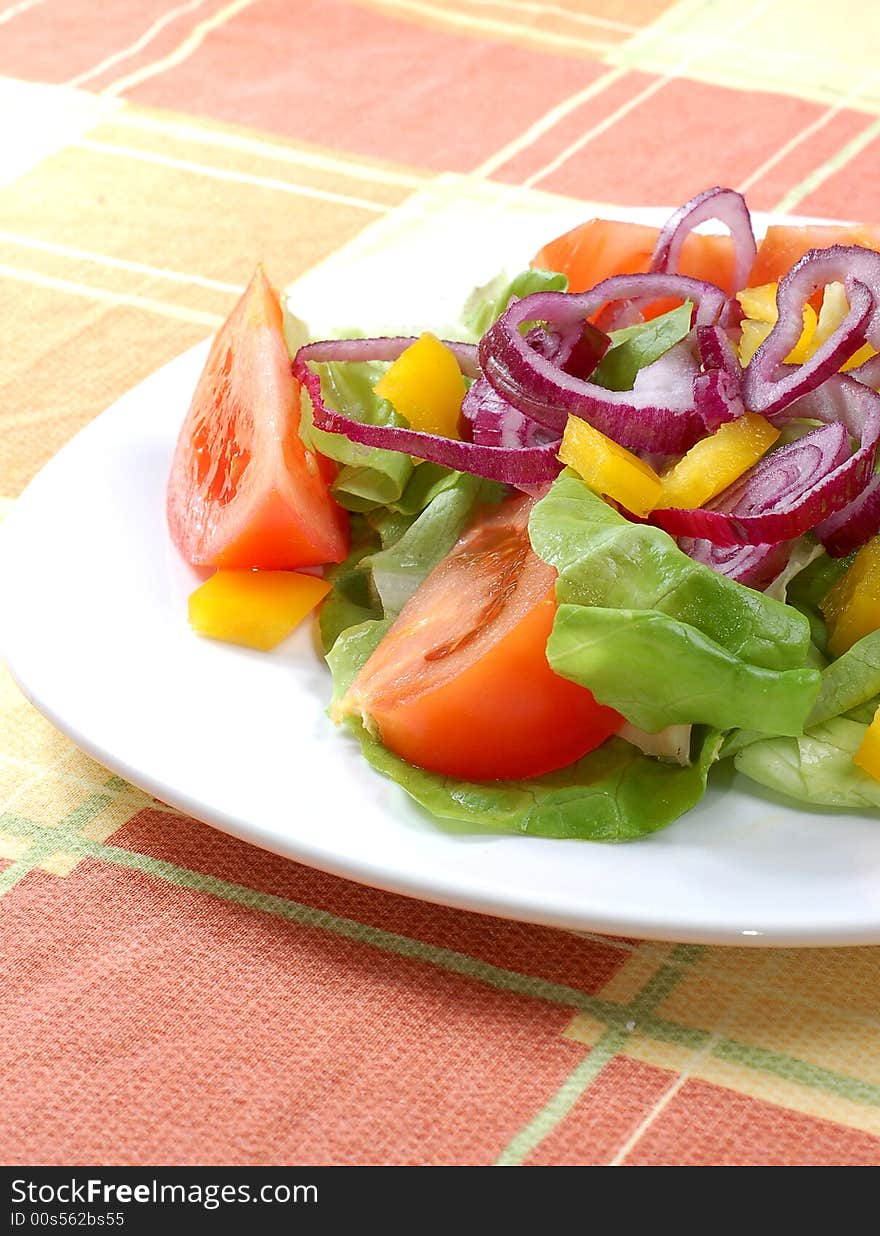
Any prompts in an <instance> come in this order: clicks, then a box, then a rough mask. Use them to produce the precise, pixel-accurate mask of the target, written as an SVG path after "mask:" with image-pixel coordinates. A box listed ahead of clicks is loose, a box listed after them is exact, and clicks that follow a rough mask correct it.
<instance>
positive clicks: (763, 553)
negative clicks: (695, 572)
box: [679, 537, 792, 591]
mask: <svg viewBox="0 0 880 1236" xmlns="http://www.w3.org/2000/svg"><path fill="white" fill-rule="evenodd" d="M791 545H792V542H790V541H780V542H778V544H776V545H713V544H712V542H711V541H706V540H694V539H693V538H692V537H682V538H681V540H680V541H679V546H680V548H681V549H683V550H684V552H685V553H686V554H687V555H688V557H690V558H693V559H694V561H696V562H702V563H703V565H704V566H708V567H711V568H712V570H713V571H717V572H718V574H719V575H726V576H727V577H728V579H735V580H736V581H737V583H739V584H746V585H747V586H748V587H749V588H757V589H758V590H759V591H760V590H763V589H764V588H766V587H767V585H768V584H771V583H772V582H773V580H774V579H776V577H777V576H778V575H779V573H780V571H783V570H785V567H786V564H787V563H788V558H789V554H790V553H791Z"/></svg>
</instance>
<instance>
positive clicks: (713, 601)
mask: <svg viewBox="0 0 880 1236" xmlns="http://www.w3.org/2000/svg"><path fill="white" fill-rule="evenodd" d="M529 533H530V539H531V542H532V545H533V547H534V549H535V552H536V553H537V554H538V556H539V557H541V558H543V559H544V561H545V562H547V563H549V564H550V565H551V566H553V567H555V568H556V570H557V571H558V573H559V579H558V581H557V584H556V596H557V600H558V601H559V602H560V604H561V605H565V604H570V605H585V606H586V605H598V606H601V607H603V608H605V609H626V610H657V611H659V612H660V613H664V614H667V615H668V616H669V617H670V618H674V619H677V620H678V621H681V622H687V623H690V624H691V625H692V626H694V627H695V628H696V629H697V630H699V631H701V632H702V633H703V634H704V635H705V636H707V637H708V638H709V639H711V640H714V641H715V643H717V644H719V645H720V646H721V647H722V648H724V649H726V650H727V651H728V652H730V653H732V654H733V655H734V656H737V657H740V658H741V659H742V660H744V661H747V662H748V663H749V664H751V665H756V666H761V667H763V668H765V669H771V670H789V669H798V668H800V667H802V666H804V665H806V663H807V655H808V650H809V646H810V627H809V623H808V622H807V620H806V618H805V617H804V616H803V614H801V613H799V612H798V611H797V610H796V609H794V608H793V607H792V606H790V605H783V604H781V603H780V602H779V601H774V600H771V599H770V598H769V597H765V596H764V595H763V594H762V593H760V592H756V591H754V590H753V589H751V588H743V587H741V586H740V585H739V584H736V583H734V582H733V581H731V580H729V579H726V578H725V577H724V576H723V575H719V574H718V573H717V572H715V571H712V570H710V569H709V568H708V567H705V566H703V565H701V564H700V563H698V562H694V561H693V559H691V558H689V557H688V556H687V555H686V554H683V553H682V552H681V550H680V549H679V548H678V546H677V545H676V544H675V542H674V541H673V540H672V538H671V537H669V536H667V535H666V533H664V532H661V530H660V529H659V528H654V527H651V526H650V525H648V524H640V523H632V522H630V521H629V520H628V519H625V518H624V517H623V516H622V515H620V514H618V513H617V512H616V511H614V510H612V509H611V507H610V506H609V505H608V504H607V503H606V502H603V501H602V500H601V499H600V498H597V497H596V495H595V494H593V493H591V492H590V490H589V489H588V488H587V486H586V485H584V484H583V482H582V481H580V480H578V478H577V477H576V476H574V475H573V474H572V473H570V472H566V473H563V474H562V476H560V478H559V480H558V481H557V482H556V483H555V484H554V485H553V486H552V488H551V489H550V491H549V492H548V494H547V495H546V497H545V498H543V499H542V500H541V501H540V502H538V503H537V505H536V506H535V509H534V511H533V512H532V515H531V519H530V522H529ZM621 669H622V672H625V667H621ZM651 689H652V690H653V691H656V692H657V693H658V698H660V697H661V695H662V692H663V690H664V679H663V671H662V666H661V665H658V666H657V681H656V684H655V685H654V686H653V687H652V688H651Z"/></svg>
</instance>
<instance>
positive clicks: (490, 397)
mask: <svg viewBox="0 0 880 1236" xmlns="http://www.w3.org/2000/svg"><path fill="white" fill-rule="evenodd" d="M461 417H462V421H463V422H464V425H465V427H466V428H465V432H464V433H463V436H466V437H467V438H469V439H470V441H471V442H476V443H477V445H478V446H506V447H521V446H549V445H550V443H551V442H552V443H554V444H555V445H556V449H557V450H558V449H559V443H560V441H561V439H560V438H559V436H558V435H557V434H554V433H553V432H552V431H551V430H549V429H544V428H543V426H541V425H539V424H538V422H537V421H533V420H531V418H530V417H528V416H525V415H523V413H522V412H520V410H519V409H518V408H515V407H514V406H513V405H512V404H510V403H508V402H507V400H506V399H502V397H501V396H500V395H499V394H498V392H497V391H496V390H495V387H494V386H491V385H490V384H489V383H488V382H487V381H486V379H485V378H478V379H477V381H476V382H474V384H473V386H472V387H471V388H470V390H469V391H468V393H467V394H466V395H465V397H464V400H463V402H462V405H461Z"/></svg>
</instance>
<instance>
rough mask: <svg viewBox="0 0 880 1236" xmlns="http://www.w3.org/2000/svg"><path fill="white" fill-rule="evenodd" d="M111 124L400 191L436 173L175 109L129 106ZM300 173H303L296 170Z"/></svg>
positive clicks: (129, 134)
mask: <svg viewBox="0 0 880 1236" xmlns="http://www.w3.org/2000/svg"><path fill="white" fill-rule="evenodd" d="M113 127H114V128H116V129H118V130H119V132H120V133H126V134H127V137H126V138H125V139H124V140H126V141H128V142H132V141H133V140H134V139H133V138H132V130H134V131H136V132H137V131H140V132H143V133H149V134H156V135H159V136H160V137H163V138H171V139H173V140H174V142H175V144H177V143H180V144H189V145H192V146H196V147H198V146H208V147H209V148H214V149H220V150H230V151H236V152H238V153H240V154H243V155H245V156H246V157H247V159H248V160H249V162H251V163H253V160H254V159H258V160H260V161H261V162H262V161H265V162H266V163H268V164H275V165H284V164H289V165H292V166H293V167H296V168H299V169H303V168H306V169H308V168H314V169H315V170H316V171H319V172H327V173H329V174H330V175H333V176H342V177H345V178H347V179H348V180H358V181H361V180H365V181H372V182H375V183H376V184H381V185H393V186H395V187H397V188H402V189H418V188H421V186H422V185H423V184H425V183H426V182H427V181H429V180H431V179H432V178H433V175H434V173H433V172H426V171H422V170H420V169H418V168H405V169H402V168H400V167H398V166H396V165H394V164H391V163H381V162H379V161H378V160H375V159H368V158H366V157H361V156H358V155H353V154H344V153H341V152H338V151H334V150H329V149H327V150H324V149H322V148H320V147H315V146H300V145H297V144H296V143H294V142H293V141H289V140H285V139H284V138H283V137H281V136H279V135H278V134H272V135H271V136H270V135H269V134H262V133H259V134H258V133H255V132H254V131H253V130H251V129H243V128H240V127H237V126H235V125H229V124H223V123H221V122H219V121H208V120H200V119H198V118H196V117H193V116H184V115H179V114H177V113H175V112H157V111H151V110H150V109H147V108H140V107H133V106H126V107H124V108H122V109H121V110H120V111H118V112H115V113H114V115H113ZM298 176H301V171H300V172H299V173H298Z"/></svg>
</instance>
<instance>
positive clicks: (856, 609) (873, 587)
mask: <svg viewBox="0 0 880 1236" xmlns="http://www.w3.org/2000/svg"><path fill="white" fill-rule="evenodd" d="M821 608H822V613H823V614H824V615H825V622H826V624H827V626H828V650H829V652H830V653H831V654H832V656H835V657H839V656H841V654H842V653H844V652H846V650H847V649H848V648H852V646H853V644H855V643H857V642H858V641H859V640H860V639H861V638H862V637H863V636H865V635H870V633H871V632H872V631H876V630H877V628H878V627H880V536H875V537H874V538H873V540H870V541H868V543H867V545H863V546H862V548H861V549H860V550H859V552H858V553H857V554H856V556H855V560H854V561H853V564H852V566H851V567H850V568H849V570H848V571H847V572H846V574H845V575H843V576H842V577H841V578H840V579H839V580H838V581H837V583H836V584H835V585H834V587H833V588H832V589H831V591H830V592H829V593H828V595H827V596H826V597H825V599H824V600H823V602H822V606H821Z"/></svg>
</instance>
